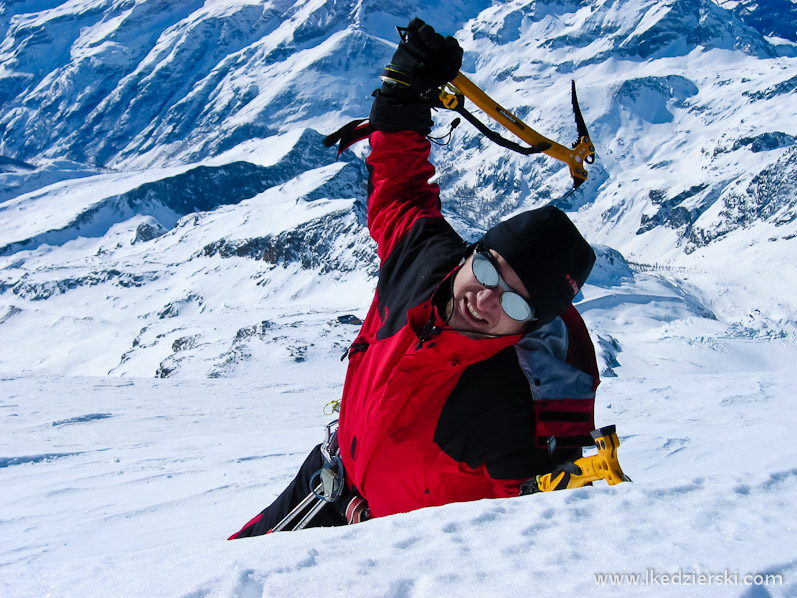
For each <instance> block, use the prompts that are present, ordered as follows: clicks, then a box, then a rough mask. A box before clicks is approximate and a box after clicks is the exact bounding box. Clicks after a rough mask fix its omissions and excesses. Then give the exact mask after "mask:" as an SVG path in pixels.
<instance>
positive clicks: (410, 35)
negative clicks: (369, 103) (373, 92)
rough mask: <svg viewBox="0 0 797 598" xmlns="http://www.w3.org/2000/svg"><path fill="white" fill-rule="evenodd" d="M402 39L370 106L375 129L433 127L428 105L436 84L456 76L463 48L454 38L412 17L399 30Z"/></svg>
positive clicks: (434, 97) (395, 129)
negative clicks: (380, 87)
mask: <svg viewBox="0 0 797 598" xmlns="http://www.w3.org/2000/svg"><path fill="white" fill-rule="evenodd" d="M400 32H401V33H402V40H401V42H400V43H399V47H398V49H397V50H396V52H395V54H393V58H392V60H391V61H390V64H388V65H387V66H386V67H385V71H384V73H383V74H382V80H383V84H382V89H380V90H379V92H378V93H377V96H376V100H375V101H374V105H373V107H372V109H371V116H370V121H371V126H372V128H374V129H376V130H378V131H403V130H412V131H418V132H419V133H422V134H424V135H426V134H427V133H428V132H429V131H430V130H431V127H432V119H431V114H430V110H429V106H430V105H431V104H432V103H434V101H435V99H436V96H437V93H436V90H437V88H438V87H440V86H442V85H444V84H445V83H447V82H448V81H451V79H453V78H454V77H456V76H457V73H458V72H459V69H460V67H461V66H462V48H460V46H459V43H458V42H457V40H455V39H454V38H453V37H451V36H448V37H443V36H442V35H440V34H439V33H436V32H435V30H434V28H433V27H430V26H429V25H427V24H426V23H424V22H423V21H422V20H421V19H418V18H415V19H413V20H412V21H410V23H409V25H407V27H406V29H403V30H400Z"/></svg>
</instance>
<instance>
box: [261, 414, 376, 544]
mask: <svg viewBox="0 0 797 598" xmlns="http://www.w3.org/2000/svg"><path fill="white" fill-rule="evenodd" d="M321 455H322V456H323V458H324V465H323V466H322V467H321V469H319V470H318V471H316V472H315V473H314V474H313V475H312V477H311V478H310V488H309V490H310V493H309V494H308V495H307V496H306V497H305V498H304V500H302V501H301V502H300V503H299V504H298V505H296V506H295V507H294V508H293V510H292V511H291V512H290V513H288V514H287V515H286V516H285V517H284V518H283V519H282V521H280V522H279V523H278V524H277V525H275V526H274V527H273V528H272V529H271V531H270V532H269V533H274V532H287V531H298V530H300V529H304V528H306V527H307V526H308V525H309V524H310V522H311V521H312V520H313V519H314V518H315V516H316V515H318V513H319V512H320V511H321V509H323V508H324V507H325V506H326V505H327V504H329V503H337V502H339V501H341V502H345V501H348V503H347V504H346V508H345V513H344V514H345V517H346V520H347V522H348V523H359V522H360V521H365V520H366V519H369V518H370V512H369V511H368V503H367V502H366V501H365V499H364V498H362V497H361V496H359V495H358V494H356V493H354V494H351V493H349V494H348V495H344V493H345V492H346V475H345V471H344V469H343V461H342V460H341V458H340V449H339V447H338V420H334V421H331V422H330V423H328V424H327V425H326V426H325V428H324V442H323V443H322V444H321Z"/></svg>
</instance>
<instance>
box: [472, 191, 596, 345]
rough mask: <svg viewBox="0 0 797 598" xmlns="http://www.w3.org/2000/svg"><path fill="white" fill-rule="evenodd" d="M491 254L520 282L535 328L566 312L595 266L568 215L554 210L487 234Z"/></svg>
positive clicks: (516, 218) (514, 219)
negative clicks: (526, 295) (534, 318)
mask: <svg viewBox="0 0 797 598" xmlns="http://www.w3.org/2000/svg"><path fill="white" fill-rule="evenodd" d="M480 242H481V243H483V244H484V245H486V246H487V247H489V248H490V249H494V250H495V251H497V252H498V253H500V254H501V256H502V257H503V258H504V259H505V260H506V261H507V263H508V264H509V265H510V266H511V267H512V269H513V270H514V271H515V273H516V274H517V275H518V276H519V277H520V280H521V281H522V282H523V285H524V286H525V287H526V290H527V291H528V292H529V297H530V301H531V303H532V304H533V305H534V307H535V309H536V316H537V321H536V322H535V323H534V325H533V326H532V329H535V328H539V327H540V326H542V325H543V324H547V323H548V322H550V321H552V320H553V319H554V318H556V317H557V316H558V315H559V314H561V313H562V312H563V311H565V310H566V309H567V307H568V306H569V305H570V303H571V302H572V300H573V297H575V296H576V294H577V293H578V291H579V289H581V287H582V286H583V285H584V283H585V282H586V280H587V277H588V276H589V273H590V272H591V271H592V265H593V264H594V263H595V252H594V251H592V248H591V247H590V246H589V243H587V242H586V240H585V239H584V237H582V236H581V233H579V232H578V229H576V227H575V225H574V224H573V223H572V222H571V221H570V219H569V218H568V217H567V215H566V214H565V213H564V212H563V211H562V210H560V209H558V208H554V207H553V206H546V207H544V208H539V209H537V210H531V211H529V212H523V213H522V214H518V215H517V216H513V217H512V218H510V219H509V220H505V221H503V222H501V223H499V224H497V225H495V226H494V227H493V228H491V229H490V230H488V231H487V233H485V235H484V236H483V237H482V239H481V241H480Z"/></svg>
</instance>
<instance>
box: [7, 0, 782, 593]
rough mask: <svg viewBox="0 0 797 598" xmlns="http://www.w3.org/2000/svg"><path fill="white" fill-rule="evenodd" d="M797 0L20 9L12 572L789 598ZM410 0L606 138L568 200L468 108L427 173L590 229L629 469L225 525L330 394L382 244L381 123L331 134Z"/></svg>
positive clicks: (460, 208)
mask: <svg viewBox="0 0 797 598" xmlns="http://www.w3.org/2000/svg"><path fill="white" fill-rule="evenodd" d="M795 6H797V3H795V2H794V1H791V0H768V1H764V0H759V1H757V2H752V1H742V2H737V1H730V0H728V1H721V0H717V1H716V2H711V1H709V0H667V1H664V2H661V1H653V0H568V1H565V2H560V1H552V0H551V1H544V0H511V1H498V0H495V1H490V0H477V1H466V0H433V1H431V2H420V1H417V0H398V1H392V2H387V1H384V0H299V1H293V0H291V1H288V0H273V1H263V0H205V1H201V0H174V1H173V0H68V1H63V0H6V1H5V2H3V3H0V417H2V420H0V421H1V422H2V423H1V424H0V425H1V426H2V433H0V486H1V487H3V492H0V497H1V498H0V512H2V513H3V516H2V517H0V529H3V530H4V533H3V537H4V538H11V540H9V541H6V542H4V544H3V547H2V550H0V564H2V565H3V567H2V568H0V593H2V592H3V591H6V592H7V593H9V595H19V596H27V595H40V594H42V593H45V594H46V593H47V592H50V593H51V594H52V595H54V596H55V595H70V596H72V595H74V596H86V595H114V594H120V595H122V594H125V595H140V596H148V595H175V596H177V595H183V596H188V595H191V596H216V595H220V596H245V595H246V596H248V595H256V596H261V595H285V596H288V595H295V596H300V595H306V593H305V592H304V588H305V587H306V584H310V585H312V586H313V587H318V588H322V589H326V590H327V594H328V595H336V596H343V595H352V593H356V594H358V595H380V596H405V597H410V596H439V595H458V593H460V592H461V591H462V589H463V588H468V589H469V590H471V591H472V593H469V594H468V595H488V594H493V593H494V590H495V589H496V588H497V589H498V590H499V592H498V593H509V592H512V593H516V592H519V591H525V592H527V593H528V591H530V588H539V589H541V592H542V593H545V594H546V595H548V594H553V595H556V594H555V592H556V591H559V592H560V593H561V594H562V595H572V594H573V593H576V592H578V593H586V594H587V595H590V593H593V594H595V595H612V596H616V595H617V594H618V590H617V589H616V588H611V591H609V590H605V591H598V590H599V588H597V587H596V584H595V582H594V580H593V579H592V577H591V573H596V572H599V571H606V572H609V571H615V572H623V571H626V572H633V571H636V570H637V569H639V570H640V571H641V572H644V571H645V568H646V567H652V568H656V567H662V568H663V569H664V570H665V571H669V572H672V571H675V570H677V569H679V568H680V569H683V570H685V571H687V570H699V571H704V572H719V571H722V569H723V568H726V569H735V570H739V571H741V572H742V573H743V572H744V571H750V572H762V573H767V572H770V573H777V574H781V575H785V576H786V580H787V581H786V583H785V584H781V587H779V588H772V587H768V588H766V590H765V589H764V588H762V587H760V586H758V587H753V588H751V589H749V591H747V590H745V589H744V588H741V587H739V588H738V591H732V592H731V593H730V594H729V593H728V592H727V591H726V590H727V588H722V587H714V589H713V591H710V592H709V593H707V594H701V596H702V595H716V596H727V595H737V596H742V595H744V596H750V597H752V596H765V595H778V596H781V595H782V596H788V595H793V594H794V591H795V585H794V572H795V571H797V568H795V564H794V563H795V561H796V560H797V555H795V554H794V550H793V546H792V543H793V542H792V536H793V531H792V530H790V529H789V524H788V521H789V520H790V519H789V513H790V511H789V508H790V505H791V504H792V503H793V501H794V497H795V496H797V485H796V484H797V476H795V472H794V469H793V467H792V466H791V465H790V464H791V463H792V462H793V460H794V458H795V457H797V453H795V450H794V448H793V447H792V446H791V443H790V434H791V432H790V430H793V428H794V426H795V425H797V420H795V417H794V410H793V409H792V408H791V403H792V396H791V395H792V394H793V387H794V385H795V383H797V379H796V378H795V375H794V372H793V363H794V359H795V358H797V351H796V350H795V346H796V343H795V341H797V324H795V322H796V321H797V301H795V299H794V293H795V291H797V267H795V263H794V255H795V250H796V249H797V240H796V239H797V128H795V123H797V102H795V96H796V95H797V33H795V10H796V9H795ZM413 15H418V16H420V17H422V18H424V19H425V20H427V21H428V22H430V23H432V24H433V25H435V27H436V28H437V29H438V30H440V31H442V32H444V33H450V34H453V35H455V36H456V37H457V39H458V40H459V41H460V43H461V44H462V46H463V47H464V49H465V60H464V64H463V69H462V70H463V72H464V73H465V74H466V75H467V76H468V77H469V78H470V79H472V80H473V81H474V82H475V83H477V84H478V85H479V86H481V87H482V88H483V89H484V90H485V91H487V92H488V93H489V94H490V95H491V96H493V97H494V98H495V99H496V100H498V101H499V102H500V103H501V104H502V105H503V106H505V107H506V108H508V109H509V110H511V111H512V112H514V113H515V114H517V115H518V116H519V117H521V118H522V119H523V120H524V121H525V122H527V123H528V124H530V125H531V126H533V127H535V128H536V129H537V130H539V131H540V132H541V133H543V134H545V135H547V136H549V137H551V138H552V139H555V140H557V141H559V142H561V143H563V144H569V143H571V142H573V141H575V135H576V129H575V125H574V120H573V115H572V110H571V107H570V80H571V79H573V80H575V82H576V84H577V87H578V93H579V99H580V103H581V108H582V110H583V113H584V117H585V119H586V121H587V124H588V126H589V128H590V132H591V136H592V138H593V141H594V142H595V145H596V148H597V161H596V163H595V164H594V165H592V166H591V167H590V177H589V181H588V182H587V183H586V184H585V185H583V186H582V187H581V188H580V189H579V190H578V191H576V192H575V193H574V194H572V195H570V196H567V197H565V194H566V192H567V191H568V190H569V188H570V186H571V181H570V178H569V176H568V174H567V172H566V170H565V168H564V166H563V165H562V164H561V163H559V162H556V161H554V160H552V159H551V158H548V157H546V156H534V157H526V156H520V155H515V154H512V153H510V152H508V151H507V150H505V149H502V148H500V147H498V146H495V145H494V144H491V143H490V142H489V141H487V140H486V139H484V137H482V136H481V135H480V134H479V133H477V132H476V131H475V130H474V129H473V128H471V127H470V126H469V125H467V124H463V125H460V126H459V127H458V128H456V129H455V130H454V132H453V136H452V141H451V143H450V144H449V145H446V146H440V147H437V146H435V148H434V151H433V159H434V161H435V163H436V166H437V173H438V174H437V177H436V181H437V182H438V183H439V184H440V186H441V189H442V194H443V203H444V209H445V211H446V213H447V215H448V216H449V218H450V220H451V221H452V223H453V224H454V226H455V227H456V228H457V229H458V230H459V231H460V232H461V233H462V234H463V236H465V237H467V238H470V239H473V238H476V237H478V235H480V234H481V232H482V231H483V230H485V229H486V228H487V227H489V226H490V225H492V224H494V223H495V222H497V221H499V220H500V219H502V218H504V217H506V216H508V215H511V214H513V213H515V212H517V211H519V210H524V209H528V208H532V207H536V206H539V205H543V204H547V203H554V205H558V206H560V207H562V208H563V209H565V210H567V211H568V212H569V213H570V215H571V217H572V218H573V219H574V220H575V221H576V222H577V224H578V225H579V227H580V228H581V230H582V231H583V232H584V233H585V236H586V237H587V238H588V239H589V240H590V241H591V242H592V243H593V246H594V247H595V249H596V252H597V254H598V263H597V264H596V267H595V270H594V272H593V274H592V276H591V278H590V281H589V283H588V284H587V285H586V286H585V288H584V289H583V291H582V294H581V295H580V296H579V297H577V303H578V307H579V309H580V311H581V312H582V313H583V315H584V318H585V320H586V322H587V324H588V326H589V328H590V330H591V333H592V336H593V340H594V342H595V345H596V349H597V350H598V353H599V358H600V365H601V369H602V374H603V377H604V383H603V385H602V386H601V389H600V392H599V401H598V404H599V407H598V412H597V418H598V423H599V424H600V425H604V424H609V423H616V424H618V429H619V431H620V433H621V440H622V442H623V448H622V449H621V451H622V453H623V456H622V459H621V460H622V461H623V464H624V467H625V468H626V472H627V473H629V475H631V477H632V478H633V479H634V480H635V482H636V484H634V485H630V484H624V485H622V486H619V487H617V488H613V489H607V488H606V487H605V486H602V487H599V486H597V485H596V487H595V488H591V489H584V491H577V492H573V493H569V494H568V493H554V495H552V496H546V497H544V498H542V499H540V498H534V499H533V500H530V501H524V500H523V499H517V500H514V501H512V500H510V501H498V502H488V503H477V504H473V505H453V506H450V507H445V508H443V509H438V510H434V511H433V512H419V513H414V514H410V515H408V516H406V517H405V516H398V517H396V518H392V519H391V520H390V521H376V522H372V523H369V524H365V525H363V526H358V527H357V528H354V531H351V530H317V531H311V532H307V534H296V535H295V536H289V537H284V536H282V537H280V538H278V539H273V538H268V540H270V542H271V544H260V543H258V542H257V541H253V542H251V543H249V544H248V546H247V543H242V544H243V545H242V544H236V545H235V546H234V547H233V548H229V547H228V545H224V546H220V545H219V541H218V538H221V537H223V536H224V535H225V534H229V533H231V532H233V531H235V529H237V527H240V525H241V524H242V523H243V522H244V521H245V520H246V519H248V518H249V517H251V516H252V515H254V514H255V513H256V511H257V510H258V509H260V508H262V507H263V506H264V505H265V504H266V503H267V502H268V500H270V499H271V498H273V497H274V496H276V494H277V493H278V492H279V491H280V490H281V489H282V487H283V486H284V484H285V482H286V481H287V480H288V479H289V478H290V476H291V474H292V472H293V470H294V469H295V467H296V466H297V465H298V463H299V462H301V460H302V458H303V454H304V452H305V451H306V449H308V448H309V447H310V446H312V444H314V443H316V442H317V441H318V440H319V431H320V428H321V425H322V423H323V422H325V421H326V420H327V419H328V417H327V416H326V415H324V414H323V411H322V408H323V405H324V404H325V403H326V402H327V401H331V400H334V399H336V398H338V396H339V391H340V387H341V385H342V381H343V375H344V372H345V365H342V364H341V363H340V361H339V358H340V355H341V354H342V353H343V351H344V349H345V348H346V347H347V346H348V345H349V343H350V342H351V340H352V338H353V336H354V335H355V334H356V331H357V328H356V326H352V325H351V324H350V323H349V322H350V321H351V319H350V318H348V317H347V316H348V315H349V314H353V315H355V316H363V315H364V313H365V311H366V309H367V308H368V305H369V303H370V298H371V294H372V292H373V286H374V282H375V279H374V276H375V274H376V269H377V267H378V265H377V263H376V256H375V251H374V246H373V243H372V241H371V240H370V237H369V235H368V232H367V230H366V228H365V214H366V211H365V204H364V202H365V196H366V186H367V178H366V177H367V173H366V170H365V166H364V162H363V157H364V156H365V154H366V152H367V144H361V145H359V146H355V147H354V148H352V150H349V151H346V152H344V153H343V154H342V155H341V156H339V157H337V156H336V152H335V150H334V149H328V148H325V147H324V146H323V144H322V143H321V141H322V139H323V137H324V136H325V135H326V134H328V133H330V132H332V131H334V130H335V129H337V128H338V127H339V126H341V125H343V124H344V123H346V122H348V121H350V120H351V119H354V118H358V117H362V116H365V115H367V114H368V110H369V106H370V102H371V92H372V90H373V89H374V88H375V87H377V86H378V85H379V81H378V75H379V73H380V72H381V69H382V66H383V64H384V63H385V62H386V61H387V60H389V58H390V56H391V54H392V52H393V48H394V45H395V43H396V41H397V36H396V32H395V26H396V25H402V24H406V22H407V21H408V19H409V18H410V17H411V16H413ZM453 117H454V115H452V114H449V113H445V112H440V113H438V114H437V115H436V118H435V120H436V123H437V124H436V127H435V130H436V132H438V133H439V134H441V135H442V134H445V133H446V132H447V131H448V129H449V124H450V123H451V121H452V120H453ZM355 321H356V320H355ZM728 469H732V470H733V473H732V475H729V474H728ZM7 488H11V491H7V490H6V489H7ZM120 489H121V490H120ZM789 496H791V497H792V498H791V499H789V498H788V497H789ZM31 504H33V505H36V506H35V507H34V508H33V509H32V510H31V506H30V505H31ZM203 519H204V520H206V521H202V520H203ZM518 519H521V520H523V521H524V522H525V523H524V525H523V526H521V527H520V528H519V529H517V526H516V522H517V520H518ZM197 521H202V523H203V525H201V526H198V525H197ZM673 528H678V529H679V530H685V529H693V530H696V531H697V532H698V533H695V534H688V533H686V532H683V531H679V532H678V534H677V535H678V537H677V538H674V537H673V532H671V531H670V530H671V529H673ZM386 536H390V537H391V538H393V539H394V540H395V541H391V542H385V541H384V538H385V537H386ZM195 540H196V541H198V542H200V544H193V543H192V542H193V541H195ZM326 541H330V542H335V543H336V544H330V545H327V544H323V545H319V542H322V543H323V542H326ZM202 542H204V544H202ZM258 546H259V547H260V548H257V547H258ZM274 546H276V549H274V550H272V548H271V547H274ZM330 546H335V547H336V548H335V549H332V548H330ZM341 546H343V548H341ZM468 548H471V549H472V551H471V552H469V551H468ZM142 549H143V550H144V552H136V551H139V550H142ZM275 552H279V553H280V556H279V557H276V556H275V554H274V553H275ZM266 553H267V554H266ZM395 554H399V555H401V556H402V558H394V555H395ZM475 555H478V556H475ZM517 555H520V556H517ZM528 555H532V556H533V558H532V557H529V556H528ZM639 555H642V556H639ZM407 556H411V558H409V559H405V557H407ZM294 557H295V558H294ZM642 557H644V559H643V560H644V562H643V563H642V564H641V565H640V561H639V558H642ZM73 559H83V560H73ZM530 560H531V562H532V565H530V564H529V563H530ZM351 562H354V563H355V564H356V566H354V567H353V568H351V571H349V569H348V568H347V567H349V565H350V564H351ZM253 563H258V564H253ZM407 563H410V565H409V566H411V567H412V568H413V571H412V572H409V573H408V572H407V571H405V569H404V568H403V567H402V566H400V565H402V564H407ZM463 563H464V564H463ZM612 567H614V569H612ZM635 567H636V569H635ZM34 568H35V569H36V570H39V571H43V570H46V574H43V575H39V576H35V577H34V576H31V575H30V574H29V571H30V570H32V569H34ZM186 572H187V574H186ZM120 580H121V581H120ZM737 585H738V584H737ZM351 588H355V589H356V591H354V592H353V591H352V590H351ZM631 589H633V590H637V589H639V588H631ZM117 590H118V591H117ZM653 590H657V588H652V590H651V591H653ZM619 593H621V595H623V593H622V591H620V592H619ZM624 595H634V596H638V595H661V594H660V593H655V592H654V593H648V594H645V593H644V592H642V593H640V592H638V591H630V592H629V591H628V590H626V591H625V594H624Z"/></svg>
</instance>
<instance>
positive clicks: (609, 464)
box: [536, 426, 631, 492]
mask: <svg viewBox="0 0 797 598" xmlns="http://www.w3.org/2000/svg"><path fill="white" fill-rule="evenodd" d="M590 434H591V435H592V439H593V440H594V441H595V446H596V447H598V454H596V455H591V456H589V457H581V458H580V459H576V460H575V461H574V462H573V464H572V465H575V466H576V468H573V469H572V471H560V472H558V473H557V474H556V475H555V476H554V474H552V473H546V474H545V475H541V476H537V479H536V486H537V489H536V491H537V492H550V491H552V490H563V489H565V488H580V487H581V486H584V485H586V484H589V483H590V482H596V481H598V480H606V482H607V483H608V484H609V485H610V486H614V485H615V484H619V483H620V482H630V481H631V478H629V477H628V476H627V475H625V474H624V473H623V469H622V468H621V467H620V462H619V461H618V460H617V447H619V446H620V440H619V439H618V438H617V430H616V428H615V426H606V427H604V428H600V429H599V430H593V431H592V432H590ZM578 470H580V471H581V473H576V471H578Z"/></svg>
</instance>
